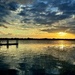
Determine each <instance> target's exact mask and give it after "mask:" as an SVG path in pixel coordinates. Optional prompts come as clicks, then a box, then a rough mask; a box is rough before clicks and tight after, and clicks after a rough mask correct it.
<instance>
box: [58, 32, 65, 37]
mask: <svg viewBox="0 0 75 75" xmlns="http://www.w3.org/2000/svg"><path fill="white" fill-rule="evenodd" d="M58 35H59V36H65V35H66V33H65V32H59V33H58Z"/></svg>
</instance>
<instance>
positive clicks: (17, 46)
mask: <svg viewBox="0 0 75 75" xmlns="http://www.w3.org/2000/svg"><path fill="white" fill-rule="evenodd" d="M16 48H18V40H16Z"/></svg>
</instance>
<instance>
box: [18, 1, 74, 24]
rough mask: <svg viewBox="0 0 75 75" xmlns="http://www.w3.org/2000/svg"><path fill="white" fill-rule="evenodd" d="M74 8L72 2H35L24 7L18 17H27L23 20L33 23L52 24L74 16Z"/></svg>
mask: <svg viewBox="0 0 75 75" xmlns="http://www.w3.org/2000/svg"><path fill="white" fill-rule="evenodd" d="M74 7H75V1H74V0H36V1H34V2H33V4H31V5H29V6H27V7H24V8H23V11H21V12H20V13H19V15H21V16H25V17H26V16H27V17H26V18H25V19H29V20H30V18H31V19H33V21H34V22H35V23H40V24H52V23H54V22H57V21H59V20H63V19H66V18H69V17H71V15H73V14H75V8H74ZM55 10H56V11H55ZM61 12H62V14H61ZM58 13H59V14H58ZM31 14H33V15H31ZM25 19H24V20H25ZM24 20H23V21H24ZM24 22H26V20H25V21H24Z"/></svg>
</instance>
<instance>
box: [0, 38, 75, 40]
mask: <svg viewBox="0 0 75 75" xmlns="http://www.w3.org/2000/svg"><path fill="white" fill-rule="evenodd" d="M0 40H75V39H61V38H0Z"/></svg>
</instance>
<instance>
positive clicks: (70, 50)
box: [0, 40, 75, 75]
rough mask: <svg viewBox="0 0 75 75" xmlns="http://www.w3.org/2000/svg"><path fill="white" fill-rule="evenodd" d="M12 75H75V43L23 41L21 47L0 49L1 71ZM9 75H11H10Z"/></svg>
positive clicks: (20, 42) (63, 41)
mask: <svg viewBox="0 0 75 75" xmlns="http://www.w3.org/2000/svg"><path fill="white" fill-rule="evenodd" d="M8 69H9V70H11V69H12V70H16V71H17V73H16V72H15V73H13V74H11V75H65V74H66V75H75V41H71V40H69V41H66V40H52V41H51V40H23V41H22V40H21V41H19V47H18V48H16V47H15V46H10V47H9V49H7V48H6V46H1V47H0V70H1V71H3V70H8ZM8 75H9V74H8Z"/></svg>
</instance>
